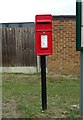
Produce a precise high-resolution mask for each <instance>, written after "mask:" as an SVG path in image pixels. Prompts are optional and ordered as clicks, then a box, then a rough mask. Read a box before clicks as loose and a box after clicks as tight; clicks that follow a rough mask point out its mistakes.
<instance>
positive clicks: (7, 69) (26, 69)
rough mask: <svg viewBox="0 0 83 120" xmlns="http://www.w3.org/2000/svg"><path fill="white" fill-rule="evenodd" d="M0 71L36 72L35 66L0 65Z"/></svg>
mask: <svg viewBox="0 0 83 120" xmlns="http://www.w3.org/2000/svg"><path fill="white" fill-rule="evenodd" d="M0 73H27V74H32V73H37V68H36V67H0Z"/></svg>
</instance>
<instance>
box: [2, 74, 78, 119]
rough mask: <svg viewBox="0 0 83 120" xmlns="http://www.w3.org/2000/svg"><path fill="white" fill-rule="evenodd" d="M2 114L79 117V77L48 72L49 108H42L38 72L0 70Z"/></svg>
mask: <svg viewBox="0 0 83 120" xmlns="http://www.w3.org/2000/svg"><path fill="white" fill-rule="evenodd" d="M2 76H3V83H2V95H3V101H2V102H3V118H76V117H80V113H79V108H77V107H73V105H76V106H78V105H79V96H80V95H79V93H80V92H79V91H80V90H79V89H80V82H79V77H73V78H72V77H62V76H60V77H56V76H49V75H48V76H47V101H48V103H47V104H48V109H47V110H46V111H45V112H42V107H41V78H40V74H33V75H28V74H3V75H2Z"/></svg>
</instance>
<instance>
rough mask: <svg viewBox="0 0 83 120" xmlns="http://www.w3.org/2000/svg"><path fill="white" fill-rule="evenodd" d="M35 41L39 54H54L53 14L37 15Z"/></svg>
mask: <svg viewBox="0 0 83 120" xmlns="http://www.w3.org/2000/svg"><path fill="white" fill-rule="evenodd" d="M35 43H36V54H37V55H51V54H52V15H36V16H35Z"/></svg>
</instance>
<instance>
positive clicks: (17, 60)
mask: <svg viewBox="0 0 83 120" xmlns="http://www.w3.org/2000/svg"><path fill="white" fill-rule="evenodd" d="M2 62H3V66H8V67H9V66H14V67H15V66H36V54H35V44H34V27H13V28H8V27H4V28H2Z"/></svg>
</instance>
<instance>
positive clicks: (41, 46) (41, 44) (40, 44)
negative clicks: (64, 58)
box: [36, 31, 52, 55]
mask: <svg viewBox="0 0 83 120" xmlns="http://www.w3.org/2000/svg"><path fill="white" fill-rule="evenodd" d="M51 39H52V32H47V31H46V32H44V33H43V32H38V34H37V39H36V40H37V41H36V43H37V47H36V49H37V53H38V54H42V55H43V54H47V53H48V54H50V53H52V41H51Z"/></svg>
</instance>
